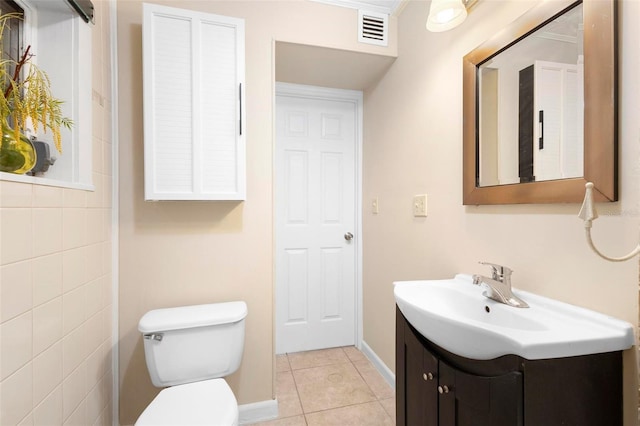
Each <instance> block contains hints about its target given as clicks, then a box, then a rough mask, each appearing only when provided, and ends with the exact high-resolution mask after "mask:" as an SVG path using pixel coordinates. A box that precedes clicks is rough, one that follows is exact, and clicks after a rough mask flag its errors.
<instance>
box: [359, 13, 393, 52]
mask: <svg viewBox="0 0 640 426" xmlns="http://www.w3.org/2000/svg"><path fill="white" fill-rule="evenodd" d="M388 25H389V15H387V14H385V13H377V12H365V11H364V10H358V41H359V42H360V43H368V44H376V45H378V46H387V43H388V41H387V34H388V31H387V27H388Z"/></svg>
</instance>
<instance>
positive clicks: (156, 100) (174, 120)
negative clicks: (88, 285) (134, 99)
mask: <svg viewBox="0 0 640 426" xmlns="http://www.w3.org/2000/svg"><path fill="white" fill-rule="evenodd" d="M143 14H144V19H143V30H142V32H143V80H144V84H143V88H144V96H143V98H144V179H145V184H144V186H145V199H146V200H244V199H245V193H246V190H245V187H246V176H245V175H246V171H245V168H246V166H245V135H244V133H245V132H244V127H245V122H244V121H245V120H244V110H243V104H244V99H243V98H244V74H245V69H244V20H243V19H238V18H230V17H226V16H219V15H212V14H209V13H201V12H196V11H191V10H183V9H176V8H170V7H165V6H158V5H155V4H147V3H145V4H144V6H143Z"/></svg>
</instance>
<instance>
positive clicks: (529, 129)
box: [462, 0, 618, 205]
mask: <svg viewBox="0 0 640 426" xmlns="http://www.w3.org/2000/svg"><path fill="white" fill-rule="evenodd" d="M617 3H618V1H617V0H554V1H542V2H540V3H539V4H538V5H536V6H533V7H532V8H531V9H529V10H528V11H527V12H525V13H524V14H523V15H522V16H520V17H519V18H518V19H516V20H515V21H513V22H512V23H510V24H509V25H507V26H506V27H504V28H501V29H500V30H499V31H498V32H497V33H496V34H495V35H494V36H493V37H491V38H489V39H488V40H486V41H485V42H483V43H482V44H481V45H480V46H478V47H476V48H475V49H473V50H472V51H471V52H469V53H468V54H466V55H465V56H464V58H463V60H462V64H463V65H462V66H463V69H462V76H463V79H462V81H463V83H462V91H463V130H462V133H463V150H462V165H463V167H462V190H463V197H462V200H463V204H465V205H481V204H523V203H526V204H531V203H536V204H537V203H579V202H581V201H582V199H583V198H584V188H585V184H586V183H587V182H593V184H594V188H593V189H594V192H593V194H594V197H595V200H596V201H597V202H602V201H616V200H617V199H618V167H617V165H618V150H617V121H618V120H617V82H616V76H617V42H616V15H617V10H616V9H617V6H616V5H617ZM581 22H582V24H581ZM539 43H543V44H544V47H541V46H539V45H538V44H539ZM521 46H524V47H522V49H524V51H520V50H518V52H516V53H515V54H514V55H511V54H510V53H508V54H509V55H510V56H509V57H506V56H504V57H503V55H507V53H506V52H511V50H512V49H521ZM526 46H529V47H526ZM566 50H572V53H563V54H562V55H560V54H561V53H562V52H564V51H566ZM525 51H526V52H525ZM534 52H537V53H534ZM525 56H526V57H525ZM581 58H584V59H581ZM536 62H538V63H537V64H536ZM549 63H553V64H552V66H551V67H549V66H548V65H549ZM558 64H564V65H558ZM536 65H537V69H536ZM531 66H533V68H531ZM520 71H522V73H521V72H520ZM521 75H522V77H521ZM503 80H507V82H505V83H503ZM536 81H541V82H536ZM520 82H522V85H523V89H522V90H520ZM503 84H504V85H503ZM548 86H550V87H548ZM543 89H544V90H543ZM536 92H541V94H538V93H536ZM554 92H555V94H554V96H549V94H550V93H551V94H553V93H554ZM571 92H573V93H571ZM485 95H489V96H485ZM520 97H522V99H523V101H522V102H520ZM534 98H535V99H534ZM520 106H522V110H523V112H522V114H520ZM529 109H530V110H529ZM540 111H542V113H540ZM541 118H542V120H541ZM520 121H522V123H520ZM540 121H542V123H540ZM520 136H522V137H521V138H520ZM519 139H520V141H519ZM520 143H522V145H523V148H522V149H521V148H520Z"/></svg>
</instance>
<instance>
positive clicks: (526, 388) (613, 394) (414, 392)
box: [396, 310, 622, 426]
mask: <svg viewBox="0 0 640 426" xmlns="http://www.w3.org/2000/svg"><path fill="white" fill-rule="evenodd" d="M396 423H397V424H398V425H407V426H501V425H505V426H518V425H526V426H554V425H575V426H591V425H592V426H604V425H607V426H614V425H622V356H621V352H614V353H606V354H596V355H589V356H580V357H571V358H560V359H554V360H533V361H530V360H526V359H524V358H521V357H519V356H516V355H508V356H503V357H500V358H496V359H493V360H488V361H477V360H471V359H468V358H463V357H460V356H457V355H455V354H452V353H450V352H447V351H446V350H444V349H442V348H440V347H438V346H436V345H434V344H433V343H431V342H429V341H428V340H427V339H425V338H424V337H423V336H421V335H420V334H419V333H418V332H417V331H416V330H415V329H414V328H413V327H412V326H411V325H410V324H409V323H408V322H407V321H406V319H405V318H404V316H403V315H402V313H401V312H400V310H397V315H396Z"/></svg>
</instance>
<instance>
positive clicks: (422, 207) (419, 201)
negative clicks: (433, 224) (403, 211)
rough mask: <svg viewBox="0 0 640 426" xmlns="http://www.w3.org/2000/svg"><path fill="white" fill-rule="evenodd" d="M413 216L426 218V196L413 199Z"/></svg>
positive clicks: (417, 196)
mask: <svg viewBox="0 0 640 426" xmlns="http://www.w3.org/2000/svg"><path fill="white" fill-rule="evenodd" d="M413 216H414V217H427V194H422V195H416V196H414V197H413Z"/></svg>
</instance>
